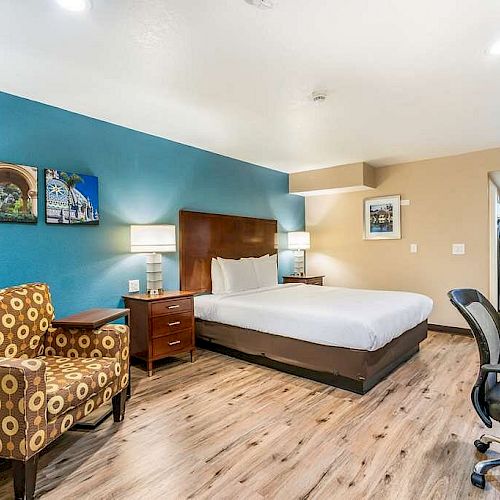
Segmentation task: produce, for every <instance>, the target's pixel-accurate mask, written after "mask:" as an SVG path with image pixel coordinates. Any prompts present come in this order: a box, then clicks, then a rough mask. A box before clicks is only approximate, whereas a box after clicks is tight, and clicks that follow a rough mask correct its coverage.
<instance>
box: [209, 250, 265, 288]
mask: <svg viewBox="0 0 500 500" xmlns="http://www.w3.org/2000/svg"><path fill="white" fill-rule="evenodd" d="M217 260H218V261H219V264H220V267H221V269H222V272H223V273H224V284H225V290H226V292H242V291H244V290H252V289H254V288H259V283H258V281H257V275H256V273H255V267H254V265H253V263H252V260H250V259H240V260H234V259H223V258H221V257H217Z"/></svg>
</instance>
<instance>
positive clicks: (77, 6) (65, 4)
mask: <svg viewBox="0 0 500 500" xmlns="http://www.w3.org/2000/svg"><path fill="white" fill-rule="evenodd" d="M56 2H57V3H58V4H59V6H60V7H62V8H63V9H66V10H69V11H71V12H83V11H85V10H89V9H90V8H91V7H92V4H91V3H90V0H56Z"/></svg>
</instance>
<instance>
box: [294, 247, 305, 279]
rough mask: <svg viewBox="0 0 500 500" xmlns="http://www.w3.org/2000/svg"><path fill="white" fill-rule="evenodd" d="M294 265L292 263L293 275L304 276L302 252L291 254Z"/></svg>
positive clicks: (297, 251)
mask: <svg viewBox="0 0 500 500" xmlns="http://www.w3.org/2000/svg"><path fill="white" fill-rule="evenodd" d="M293 256H294V263H293V274H294V276H304V275H305V265H304V250H296V251H295V252H293Z"/></svg>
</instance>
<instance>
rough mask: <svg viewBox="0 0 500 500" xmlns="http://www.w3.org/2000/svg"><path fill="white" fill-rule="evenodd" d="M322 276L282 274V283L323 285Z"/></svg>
mask: <svg viewBox="0 0 500 500" xmlns="http://www.w3.org/2000/svg"><path fill="white" fill-rule="evenodd" d="M323 278H324V276H283V283H304V284H305V285H318V286H323ZM127 307H128V306H127Z"/></svg>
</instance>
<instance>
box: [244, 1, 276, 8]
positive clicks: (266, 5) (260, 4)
mask: <svg viewBox="0 0 500 500" xmlns="http://www.w3.org/2000/svg"><path fill="white" fill-rule="evenodd" d="M245 2H246V3H248V4H249V5H253V6H254V7H257V8H258V9H272V8H273V7H274V3H275V0H245Z"/></svg>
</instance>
